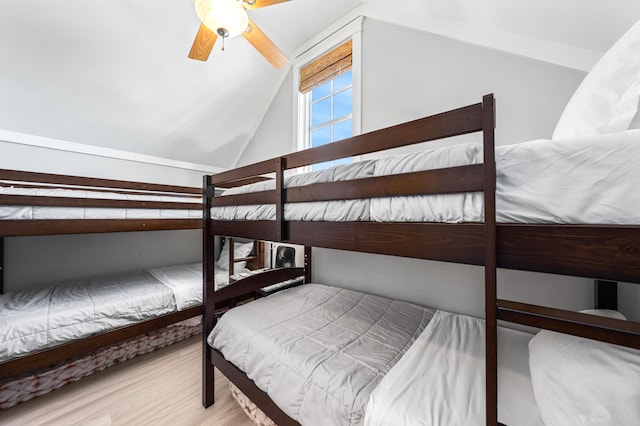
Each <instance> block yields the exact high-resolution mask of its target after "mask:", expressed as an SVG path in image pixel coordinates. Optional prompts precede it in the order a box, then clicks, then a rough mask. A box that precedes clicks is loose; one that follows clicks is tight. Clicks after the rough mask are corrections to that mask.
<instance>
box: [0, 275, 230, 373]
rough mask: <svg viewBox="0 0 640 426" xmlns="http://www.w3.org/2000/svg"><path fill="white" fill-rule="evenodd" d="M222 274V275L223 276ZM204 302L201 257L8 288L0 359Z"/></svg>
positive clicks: (2, 306)
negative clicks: (195, 260) (188, 261)
mask: <svg viewBox="0 0 640 426" xmlns="http://www.w3.org/2000/svg"><path fill="white" fill-rule="evenodd" d="M219 279H220V281H222V280H223V277H219ZM227 280H228V279H227ZM200 303H202V264H200V263H194V264H187V265H174V266H170V267H164V268H157V269H151V270H149V271H136V272H128V273H121V274H113V275H107V276H102V277H94V278H89V279H84V280H77V281H72V282H67V283H61V284H58V285H53V286H49V287H43V288H36V289H29V290H22V291H17V292H11V293H7V294H3V295H0V362H5V361H8V360H11V359H13V358H16V357H19V356H23V355H27V354H30V353H34V352H37V351H41V350H44V349H47V348H50V347H53V346H57V345H60V344H63V343H67V342H70V341H74V340H77V339H81V338H85V337H89V336H92V335H95V334H99V333H101V332H105V331H108V330H112V329H115V328H119V327H124V326H128V325H131V324H135V323H138V322H141V321H145V320H149V319H152V318H155V317H158V316H161V315H165V314H169V313H172V312H175V311H179V310H184V309H187V308H189V307H192V306H196V305H197V304H200Z"/></svg>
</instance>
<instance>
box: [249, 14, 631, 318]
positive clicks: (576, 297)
mask: <svg viewBox="0 0 640 426" xmlns="http://www.w3.org/2000/svg"><path fill="white" fill-rule="evenodd" d="M362 69H363V70H362V73H363V82H362V91H363V99H362V105H363V111H362V128H363V131H365V132H366V131H371V130H375V129H379V128H382V127H385V126H388V125H393V124H397V123H400V122H403V121H408V120H412V119H415V118H419V117H422V116H426V115H429V114H433V113H437V112H441V111H443V110H446V109H450V108H457V107H460V106H463V105H467V104H470V103H476V102H480V101H481V98H482V96H483V95H484V94H487V93H494V95H495V97H496V108H497V128H496V143H497V144H498V145H506V144H512V143H518V142H523V141H527V140H531V139H540V138H549V137H550V136H551V134H552V132H553V129H554V126H555V123H556V122H557V120H558V118H559V116H560V114H561V112H562V110H563V108H564V106H565V105H566V103H567V101H568V100H569V98H570V97H571V95H572V94H573V92H574V91H575V89H576V88H577V86H578V85H579V84H580V82H581V81H582V79H583V78H584V75H585V73H584V72H583V71H577V70H574V69H569V68H564V67H560V66H557V65H552V64H548V63H544V62H540V61H535V60H532V59H528V58H525V57H521V56H517V55H513V54H509V53H504V52H501V51H498V50H493V49H489V48H483V47H479V46H476V45H470V44H465V43H462V42H458V41H455V40H452V39H449V38H445V37H442V36H438V35H434V34H429V33H425V32H420V31H416V30H412V29H408V28H403V27H400V26H396V25H392V24H388V23H383V22H380V21H375V20H372V19H366V20H365V24H364V31H363V67H362ZM292 90H293V89H292V88H291V87H287V86H286V85H285V86H283V88H282V90H281V93H280V95H279V97H278V100H277V102H274V105H272V111H270V112H269V113H268V114H267V116H266V119H265V121H266V120H275V122H273V123H266V122H265V123H263V125H262V126H261V127H260V129H259V131H258V133H257V134H256V137H255V139H254V141H252V143H251V144H250V148H249V149H247V152H252V153H253V154H252V156H251V157H250V158H249V157H247V158H243V164H246V163H248V162H252V161H258V160H264V159H266V158H269V157H270V155H271V153H273V152H278V153H279V152H286V150H288V149H290V147H291V141H290V140H289V139H286V138H288V137H289V138H290V137H291V136H290V131H289V130H288V129H286V128H285V126H288V125H289V124H290V121H291V120H290V119H289V116H288V115H287V113H285V112H283V111H286V110H287V108H288V106H287V105H288V103H290V102H291V99H292V96H293V94H292ZM281 102H282V103H286V104H287V105H282V104H280V103H281ZM285 139H286V140H285ZM265 146H269V147H270V148H269V150H266V149H265V150H264V151H262V150H261V149H263V148H261V147H265ZM256 154H258V155H256ZM263 154H264V155H263ZM313 256H314V258H313V268H314V270H313V273H314V279H315V280H316V281H318V282H326V283H330V284H335V285H340V286H343V287H347V288H354V289H359V290H366V291H368V292H372V293H376V294H380V295H385V296H390V297H394V298H398V299H402V300H409V301H414V302H416V303H420V304H424V305H428V306H433V307H437V308H443V309H447V310H450V311H454V312H462V313H469V314H473V315H478V316H481V315H483V312H482V311H483V303H482V300H483V297H484V296H483V291H484V289H483V285H482V282H483V272H482V269H481V268H479V267H474V266H465V265H456V264H448V263H441V262H431V261H421V260H414V259H405V258H396V257H389V256H380V255H370V254H363V253H348V252H341V251H337V250H324V249H314V252H313ZM498 283H499V296H500V297H502V298H507V299H508V298H514V299H516V300H521V301H524V302H529V303H541V304H547V305H549V306H554V307H558V308H565V309H573V310H578V309H586V308H591V307H592V305H593V283H592V280H590V279H586V278H574V277H560V276H553V275H549V274H540V273H530V272H522V271H509V270H500V271H499V273H498ZM636 287H637V286H636ZM624 291H628V290H627V289H626V288H624ZM635 297H636V298H637V299H640V297H638V296H637V295H636V296H635ZM622 308H623V309H628V307H627V306H622ZM627 314H628V315H629V316H631V317H634V316H638V313H637V312H627Z"/></svg>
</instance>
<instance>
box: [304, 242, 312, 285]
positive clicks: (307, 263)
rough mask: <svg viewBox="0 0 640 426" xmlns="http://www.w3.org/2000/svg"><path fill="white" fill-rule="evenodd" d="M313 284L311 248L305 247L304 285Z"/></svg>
mask: <svg viewBox="0 0 640 426" xmlns="http://www.w3.org/2000/svg"><path fill="white" fill-rule="evenodd" d="M310 282H311V246H304V283H305V284H309V283H310Z"/></svg>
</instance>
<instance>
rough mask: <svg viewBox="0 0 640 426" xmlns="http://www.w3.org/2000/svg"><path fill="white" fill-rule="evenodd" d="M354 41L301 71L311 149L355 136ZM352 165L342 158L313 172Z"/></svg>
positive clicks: (316, 166)
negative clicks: (352, 50) (338, 165)
mask: <svg viewBox="0 0 640 426" xmlns="http://www.w3.org/2000/svg"><path fill="white" fill-rule="evenodd" d="M351 48H352V42H351V40H349V41H347V42H345V43H343V44H341V45H340V46H338V47H336V48H335V49H333V50H331V51H330V52H328V53H326V54H325V55H322V56H321V57H320V58H318V59H316V60H314V61H313V62H311V63H310V64H308V65H306V66H304V67H302V68H301V69H300V92H301V93H306V94H307V96H306V103H307V105H306V108H307V110H308V111H309V113H308V114H306V116H307V117H308V120H307V122H306V123H305V124H306V125H305V128H306V133H307V140H308V147H311V148H315V147H317V146H320V145H325V144H328V143H331V142H335V141H337V140H341V139H345V138H348V137H350V136H352V135H353V123H352V122H353V120H352V117H353V72H352V71H351V66H352V60H351V57H352V55H351ZM345 163H351V158H342V159H339V160H334V161H329V162H325V163H321V164H314V165H313V166H312V167H311V169H312V170H319V169H326V168H328V167H331V166H334V165H337V164H345Z"/></svg>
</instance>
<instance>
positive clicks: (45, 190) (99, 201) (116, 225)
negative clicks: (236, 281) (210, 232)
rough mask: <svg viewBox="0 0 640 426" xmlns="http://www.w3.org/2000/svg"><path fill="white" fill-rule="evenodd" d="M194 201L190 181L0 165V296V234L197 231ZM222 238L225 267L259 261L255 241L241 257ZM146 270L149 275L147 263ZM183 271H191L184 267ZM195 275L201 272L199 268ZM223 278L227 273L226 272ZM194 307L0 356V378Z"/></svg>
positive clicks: (144, 330) (116, 339)
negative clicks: (95, 175) (3, 167)
mask: <svg viewBox="0 0 640 426" xmlns="http://www.w3.org/2000/svg"><path fill="white" fill-rule="evenodd" d="M201 200H202V199H201V190H200V188H197V187H186V186H176V185H162V184H153V183H144V182H133V181H121V180H112V179H97V178H87V177H79V176H68V175H55V174H47V173H35V172H25V171H16V170H0V255H1V256H0V262H2V263H0V272H2V274H0V295H1V294H2V293H4V272H5V267H4V238H5V237H22V236H41V235H61V234H86V233H112V232H135V231H161V230H189V229H194V230H198V229H201V228H202V219H201V216H202V201H201ZM229 245H230V246H231V253H232V254H231V256H230V262H231V272H230V274H229V275H232V274H233V264H234V262H238V261H244V262H247V263H248V266H249V267H250V268H254V269H257V268H262V267H263V264H264V263H263V262H264V260H263V257H262V256H261V253H262V250H263V247H262V245H259V246H258V247H257V251H256V254H255V255H252V256H247V257H246V258H242V259H234V258H233V252H234V249H233V241H231V242H230V243H229ZM8 266H10V265H8ZM184 267H191V265H184ZM158 270H161V269H158ZM146 272H151V274H152V275H153V270H150V271H146ZM188 272H190V273H191V274H192V275H193V274H194V273H193V272H191V270H190V269H189V270H188ZM197 275H198V276H199V277H201V273H198V274H197ZM126 276H127V275H119V276H118V279H120V277H124V278H122V279H126ZM226 279H227V280H228V279H230V278H229V276H227V277H226ZM200 281H201V278H198V277H197V278H195V281H194V283H195V286H196V289H197V290H198V291H199V288H201V285H200ZM0 297H1V296H0ZM12 300H13V299H12ZM201 313H202V304H201V303H198V304H196V305H193V303H192V301H191V302H190V303H189V305H188V306H185V307H178V308H176V310H175V311H173V312H168V313H163V314H161V315H159V316H155V317H148V316H147V317H146V318H145V319H144V320H142V321H139V322H135V323H132V324H129V325H125V326H117V327H116V328H114V329H109V328H107V329H106V330H105V331H104V332H100V333H98V334H93V335H90V336H88V337H82V338H79V339H76V340H72V341H69V342H66V343H62V344H57V345H56V346H52V347H48V348H45V349H39V350H36V351H35V352H29V353H26V354H24V355H20V356H15V357H11V358H9V359H6V360H3V362H1V363H0V383H2V384H3V386H4V385H7V386H14V387H15V386H18V385H17V384H16V383H18V382H16V379H19V378H22V377H27V376H31V375H33V374H35V373H38V374H40V373H39V372H44V371H47V369H50V368H53V367H54V366H58V365H61V364H64V363H66V362H67V361H69V360H72V359H78V358H79V357H82V356H87V354H90V353H93V352H96V351H100V350H105V349H106V348H109V347H113V346H114V345H119V344H120V342H124V341H130V340H134V339H138V338H142V336H144V335H148V334H149V333H151V334H153V335H154V336H157V333H158V331H159V330H161V329H163V330H164V329H165V327H168V326H172V325H174V324H176V323H181V322H182V321H185V320H188V319H195V318H197V317H199V316H200V315H201ZM192 321H193V320H192ZM187 328H188V329H189V333H192V330H197V326H195V325H189V326H187V327H186V328H185V330H186V329H187ZM172 330H176V328H175V327H174V328H172ZM165 334H166V335H171V336H173V335H175V336H186V335H187V334H188V333H187V331H182V332H180V333H178V332H175V331H172V332H171V333H165ZM180 338H182V337H180ZM166 339H169V340H170V338H166ZM166 339H165V340H166ZM158 340H159V339H156V341H158ZM145 342H146V341H145ZM136 344H137V343H136ZM154 344H155V343H154ZM145 345H147V346H148V345H149V344H148V343H145ZM56 368H58V367H56ZM14 384H15V385H14ZM5 402H6V401H5ZM14 402H15V401H13V402H12V401H9V402H7V403H8V404H9V405H11V404H12V403H14ZM18 402H19V401H18ZM5 406H6V404H5Z"/></svg>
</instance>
